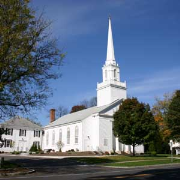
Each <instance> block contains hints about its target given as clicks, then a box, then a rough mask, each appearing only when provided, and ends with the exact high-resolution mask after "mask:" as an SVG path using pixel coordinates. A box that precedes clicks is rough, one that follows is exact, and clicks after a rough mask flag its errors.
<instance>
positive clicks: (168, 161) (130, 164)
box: [105, 159, 180, 167]
mask: <svg viewBox="0 0 180 180" xmlns="http://www.w3.org/2000/svg"><path fill="white" fill-rule="evenodd" d="M173 163H180V159H174V160H173ZM158 164H159V165H160V164H171V159H164V160H160V159H159V160H158V159H156V160H151V161H148V160H147V161H139V162H124V163H108V164H105V166H116V167H133V166H148V165H158Z"/></svg>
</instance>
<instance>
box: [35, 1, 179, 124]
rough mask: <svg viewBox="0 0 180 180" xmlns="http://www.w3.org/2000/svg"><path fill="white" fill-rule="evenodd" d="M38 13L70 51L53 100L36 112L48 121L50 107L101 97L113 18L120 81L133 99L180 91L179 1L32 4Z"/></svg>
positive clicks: (53, 83) (144, 99) (145, 99)
mask: <svg viewBox="0 0 180 180" xmlns="http://www.w3.org/2000/svg"><path fill="white" fill-rule="evenodd" d="M32 6H33V7H34V8H35V9H37V10H38V12H42V11H44V12H45V15H44V16H45V18H48V19H49V20H52V21H53V24H52V27H51V31H52V34H53V36H54V37H56V38H58V46H59V48H60V49H63V51H64V52H66V54H67V55H66V58H65V59H64V65H63V67H62V68H61V72H62V77H61V78H60V79H58V80H54V81H50V82H49V83H50V86H51V87H52V89H53V96H52V97H50V98H49V101H48V105H47V106H46V108H44V109H42V110H41V111H38V112H36V114H35V115H36V116H37V119H38V121H40V122H41V123H42V124H43V125H46V124H48V123H49V118H48V117H47V115H48V111H49V109H50V108H54V107H57V106H58V105H63V106H65V107H67V108H69V109H70V108H71V107H72V106H73V105H76V104H78V103H79V102H81V101H83V100H84V99H89V98H91V97H93V96H96V85H97V82H101V81H102V71H101V68H102V66H103V64H104V62H105V59H106V47H107V31H108V16H109V15H110V16H111V19H112V30H113V38H114V48H115V57H116V61H117V62H118V64H119V65H120V73H121V81H125V80H126V81H127V87H128V90H127V92H128V96H135V97H137V98H138V99H139V100H140V101H142V102H145V103H149V104H150V105H152V104H153V103H154V99H155V97H157V96H158V97H162V95H163V94H164V93H168V92H173V91H174V90H176V89H180V1H179V0H76V1H75V0H51V1H50V0H38V1H37V0H33V1H32Z"/></svg>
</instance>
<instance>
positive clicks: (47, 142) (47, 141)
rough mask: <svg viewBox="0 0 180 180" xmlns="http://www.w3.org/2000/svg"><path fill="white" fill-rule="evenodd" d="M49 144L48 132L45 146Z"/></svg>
mask: <svg viewBox="0 0 180 180" xmlns="http://www.w3.org/2000/svg"><path fill="white" fill-rule="evenodd" d="M48 144H49V132H47V133H46V146H48Z"/></svg>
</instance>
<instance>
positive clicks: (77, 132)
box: [75, 126, 79, 144]
mask: <svg viewBox="0 0 180 180" xmlns="http://www.w3.org/2000/svg"><path fill="white" fill-rule="evenodd" d="M78 141H79V128H78V126H76V127H75V143H76V144H77V143H78Z"/></svg>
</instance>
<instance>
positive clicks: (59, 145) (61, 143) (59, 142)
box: [56, 140, 64, 152]
mask: <svg viewBox="0 0 180 180" xmlns="http://www.w3.org/2000/svg"><path fill="white" fill-rule="evenodd" d="M56 145H57V147H58V149H59V152H62V148H63V146H64V143H63V142H62V141H60V140H59V141H58V142H57V143H56Z"/></svg>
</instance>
